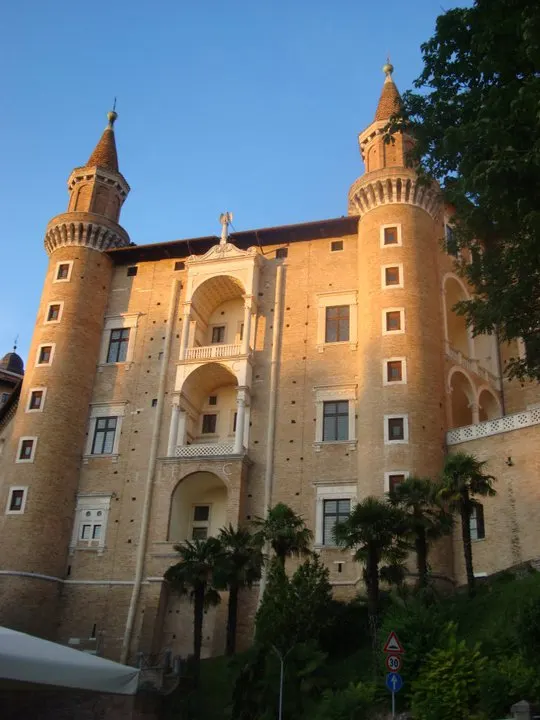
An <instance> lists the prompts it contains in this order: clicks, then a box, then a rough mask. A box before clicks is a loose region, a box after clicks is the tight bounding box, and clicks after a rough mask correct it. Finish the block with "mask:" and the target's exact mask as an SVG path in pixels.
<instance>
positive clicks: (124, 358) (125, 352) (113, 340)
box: [99, 313, 139, 365]
mask: <svg viewBox="0 0 540 720" xmlns="http://www.w3.org/2000/svg"><path fill="white" fill-rule="evenodd" d="M138 321H139V313H124V314H122V315H109V316H107V317H106V318H105V328H104V333H103V338H102V340H101V350H100V356H99V362H100V365H116V364H119V363H131V362H132V361H133V353H134V350H135V338H136V334H137V324H138Z"/></svg>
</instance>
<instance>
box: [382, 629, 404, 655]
mask: <svg viewBox="0 0 540 720" xmlns="http://www.w3.org/2000/svg"><path fill="white" fill-rule="evenodd" d="M383 652H385V653H404V652H405V650H404V649H403V645H402V644H401V643H400V642H399V640H398V636H397V635H396V633H395V632H394V631H393V630H392V632H391V633H390V635H389V636H388V638H387V640H386V643H385V644H384V648H383Z"/></svg>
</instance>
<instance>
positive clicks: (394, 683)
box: [386, 672, 403, 693]
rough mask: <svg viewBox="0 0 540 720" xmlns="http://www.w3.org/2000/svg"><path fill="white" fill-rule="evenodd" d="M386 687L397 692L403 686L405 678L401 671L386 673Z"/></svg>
mask: <svg viewBox="0 0 540 720" xmlns="http://www.w3.org/2000/svg"><path fill="white" fill-rule="evenodd" d="M386 687H387V688H388V689H389V690H390V692H393V693H397V692H399V691H400V690H401V688H402V687H403V678H402V677H401V675H400V674H399V673H395V672H391V673H387V675H386Z"/></svg>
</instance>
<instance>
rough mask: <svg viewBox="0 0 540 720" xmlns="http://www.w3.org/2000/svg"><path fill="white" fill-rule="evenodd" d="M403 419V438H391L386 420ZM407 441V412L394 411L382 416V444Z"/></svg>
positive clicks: (404, 443) (395, 443)
mask: <svg viewBox="0 0 540 720" xmlns="http://www.w3.org/2000/svg"><path fill="white" fill-rule="evenodd" d="M398 418H402V419H403V440H391V439H390V434H389V432H388V421H389V420H396V419H398ZM408 442H409V416H408V415H407V413H396V414H394V415H385V416H384V444H385V445H407V444H408Z"/></svg>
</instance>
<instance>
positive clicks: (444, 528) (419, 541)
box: [389, 475, 453, 588]
mask: <svg viewBox="0 0 540 720" xmlns="http://www.w3.org/2000/svg"><path fill="white" fill-rule="evenodd" d="M389 499H390V502H391V503H392V505H395V506H396V507H399V508H401V509H402V510H403V511H404V513H405V515H406V519H407V525H408V530H409V533H410V535H411V538H412V540H413V542H414V549H415V552H416V567H417V569H418V586H419V587H420V588H426V587H427V586H428V580H429V567H428V553H429V546H430V544H431V543H432V542H433V541H434V540H438V539H439V538H441V537H443V536H444V535H448V534H449V533H450V532H451V531H452V525H453V522H452V520H453V518H452V515H451V514H450V513H449V512H447V510H445V508H444V506H443V503H442V501H441V498H440V495H439V485H438V484H437V483H436V482H434V481H433V480H431V478H421V477H416V476H413V475H411V476H410V477H408V478H407V479H406V480H404V481H403V482H402V483H399V484H398V485H396V486H395V487H394V488H393V489H392V490H391V491H390V493H389Z"/></svg>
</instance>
